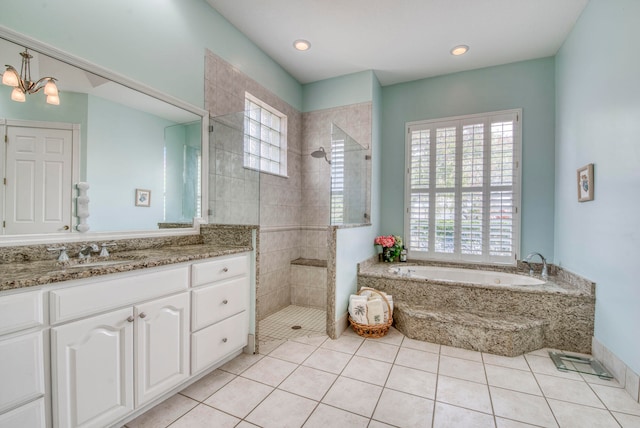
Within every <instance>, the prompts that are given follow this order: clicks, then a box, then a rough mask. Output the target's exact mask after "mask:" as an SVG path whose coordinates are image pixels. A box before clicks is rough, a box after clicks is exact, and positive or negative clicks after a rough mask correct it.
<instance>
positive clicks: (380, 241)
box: [373, 235, 396, 248]
mask: <svg viewBox="0 0 640 428" xmlns="http://www.w3.org/2000/svg"><path fill="white" fill-rule="evenodd" d="M373 243H374V245H380V246H382V247H383V248H391V247H393V246H395V245H396V238H395V237H394V236H393V235H389V236H384V235H383V236H378V237H376V239H374V240H373Z"/></svg>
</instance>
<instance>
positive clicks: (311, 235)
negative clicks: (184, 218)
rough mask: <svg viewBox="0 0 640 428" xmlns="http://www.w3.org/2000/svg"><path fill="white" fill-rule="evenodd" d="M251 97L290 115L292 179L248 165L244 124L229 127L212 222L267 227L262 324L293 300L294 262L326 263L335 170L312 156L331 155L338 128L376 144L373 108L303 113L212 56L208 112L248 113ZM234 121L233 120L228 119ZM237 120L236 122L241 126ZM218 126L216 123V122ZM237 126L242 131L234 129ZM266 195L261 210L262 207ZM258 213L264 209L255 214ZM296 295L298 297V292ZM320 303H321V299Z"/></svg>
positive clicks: (214, 154) (216, 163) (214, 157)
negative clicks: (247, 167) (245, 164)
mask: <svg viewBox="0 0 640 428" xmlns="http://www.w3.org/2000/svg"><path fill="white" fill-rule="evenodd" d="M245 92H249V93H250V94H252V95H253V96H255V97H257V98H258V99H260V100H262V101H264V102H265V103H267V104H269V105H271V106H273V107H274V108H276V109H277V110H279V111H281V112H283V113H284V114H286V115H287V122H288V126H287V128H288V129H287V144H288V147H287V150H288V157H287V168H288V177H280V176H276V175H271V174H264V173H260V174H259V178H258V179H256V177H257V175H256V174H255V173H254V172H253V171H248V170H245V169H244V168H242V167H241V165H242V162H241V158H242V155H241V153H242V152H241V150H242V145H241V144H240V143H235V142H232V140H236V139H240V137H241V136H240V130H241V129H242V124H241V121H240V119H238V118H241V117H242V115H238V116H237V118H236V119H233V118H232V119H231V122H228V123H226V124H225V125H224V126H222V128H225V129H222V130H219V131H218V135H219V136H220V138H219V139H218V138H217V137H214V138H212V139H211V140H212V146H211V147H210V150H211V156H210V165H209V166H210V172H209V174H210V180H209V182H210V191H209V204H210V207H211V208H212V212H211V215H210V218H209V220H210V222H212V223H231V224H255V220H256V219H255V217H256V215H257V217H258V219H257V221H258V225H259V226H260V236H259V241H260V248H259V249H258V258H259V266H260V268H259V270H258V272H257V290H256V293H257V305H256V316H257V320H262V319H264V318H266V317H267V316H269V315H270V314H272V313H274V312H276V311H278V310H280V309H282V308H284V307H286V306H288V305H289V304H291V303H292V291H291V265H290V262H291V261H292V260H294V259H297V258H301V257H302V258H310V259H320V260H326V259H327V258H328V256H327V233H328V231H327V226H328V225H329V215H330V211H329V209H330V205H329V200H330V167H329V164H328V163H326V162H325V161H324V160H322V159H317V158H312V157H311V156H310V154H311V152H312V151H313V150H316V149H317V148H318V147H319V146H323V147H324V148H325V150H326V151H327V152H329V153H330V150H331V135H330V134H331V123H332V122H333V123H336V125H338V126H339V127H340V128H342V129H343V130H344V131H345V132H347V133H348V134H349V135H351V136H352V137H353V138H354V139H356V140H357V141H358V142H360V143H361V144H364V145H370V144H371V103H370V102H369V103H362V104H355V105H350V106H344V107H338V108H333V109H327V110H320V111H316V112H310V113H304V114H303V113H301V112H299V111H297V110H296V109H294V108H293V107H292V106H290V105H289V104H287V103H286V102H284V101H283V100H281V99H280V98H279V97H277V96H276V95H275V94H273V93H272V92H270V91H269V90H267V89H266V88H264V87H262V86H261V85H260V84H258V83H257V82H255V81H254V80H253V79H251V78H250V77H248V76H247V75H245V74H244V73H242V72H241V71H239V70H237V69H235V68H234V67H233V66H232V65H231V64H229V63H228V62H226V61H225V60H223V59H222V58H220V57H218V56H217V55H215V54H213V53H212V52H209V51H208V52H207V54H206V60H205V108H206V109H207V110H208V111H209V112H210V114H211V116H213V117H220V116H227V115H233V114H237V113H240V112H242V111H244V98H245ZM228 117H231V116H228ZM234 121H237V124H235V122H234ZM216 126H217V125H216ZM234 126H235V128H234ZM256 186H257V189H258V193H259V199H258V200H259V205H256V204H255V201H256V199H254V198H255V197H256V196H257V195H256V194H255V192H256ZM256 211H257V212H256ZM293 293H297V291H295V290H294V292H293ZM314 301H315V300H314Z"/></svg>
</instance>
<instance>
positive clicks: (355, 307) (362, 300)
mask: <svg viewBox="0 0 640 428" xmlns="http://www.w3.org/2000/svg"><path fill="white" fill-rule="evenodd" d="M349 315H351V319H353V320H354V321H355V322H357V323H358V324H368V322H367V296H358V295H356V294H352V295H351V297H349Z"/></svg>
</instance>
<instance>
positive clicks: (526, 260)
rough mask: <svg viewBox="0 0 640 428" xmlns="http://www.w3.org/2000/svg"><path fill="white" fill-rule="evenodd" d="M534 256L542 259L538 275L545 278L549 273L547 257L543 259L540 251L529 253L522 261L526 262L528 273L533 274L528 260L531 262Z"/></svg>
mask: <svg viewBox="0 0 640 428" xmlns="http://www.w3.org/2000/svg"><path fill="white" fill-rule="evenodd" d="M534 256H539V257H540V260H542V272H541V273H540V276H541V277H542V279H547V278H548V277H549V273H548V271H547V259H545V258H544V256H543V255H542V254H540V253H531V254H529V255H528V256H527V257H525V258H524V260H523V263H526V264H527V266H529V275H533V268H532V267H531V264H529V262H531V259H532V258H533V257H534Z"/></svg>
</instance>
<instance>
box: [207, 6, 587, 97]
mask: <svg viewBox="0 0 640 428" xmlns="http://www.w3.org/2000/svg"><path fill="white" fill-rule="evenodd" d="M207 1H208V3H209V4H210V5H211V6H212V7H214V8H215V9H216V10H217V11H218V12H219V13H221V14H222V15H223V16H224V17H225V18H226V19H227V20H229V21H230V22H231V23H232V24H233V25H235V26H236V27H237V28H238V29H239V30H240V31H241V32H242V33H244V34H245V35H246V36H247V37H248V38H249V39H251V41H253V42H254V43H255V44H256V45H257V46H259V47H260V48H261V49H262V50H263V51H264V52H265V53H267V55H269V56H270V57H271V58H273V59H274V60H275V61H276V62H278V63H279V64H280V65H281V66H282V67H283V68H284V69H285V70H287V71H288V72H289V73H290V74H291V75H292V76H293V77H295V78H296V79H297V80H298V81H299V82H300V83H309V82H315V81H318V80H323V79H328V78H331V77H336V76H341V75H344V74H350V73H355V72H359V71H364V70H373V71H375V73H376V75H377V77H378V79H379V80H380V83H381V84H382V85H383V86H385V85H391V84H394V83H399V82H406V81H411V80H416V79H421V78H425V77H432V76H438V75H443V74H449V73H454V72H459V71H464V70H472V69H477V68H483V67H489V66H493V65H499V64H507V63H511V62H516V61H523V60H528V59H534V58H544V57H548V56H553V55H555V53H556V52H557V51H558V49H559V48H560V47H561V46H562V43H563V42H564V40H565V38H566V37H567V35H568V34H569V32H570V31H571V28H572V27H573V25H574V23H575V22H576V20H577V19H578V17H579V16H580V13H581V12H582V10H583V9H584V7H585V6H586V4H587V2H588V0H268V1H267V0H207ZM296 39H306V40H308V41H310V42H311V49H310V50H309V51H306V52H298V51H296V50H295V49H293V41H294V40H296ZM459 44H465V45H468V46H470V50H469V52H468V53H467V54H466V55H463V56H461V57H454V56H452V55H451V54H450V53H449V51H450V49H451V48H452V47H454V46H456V45H459Z"/></svg>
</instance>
